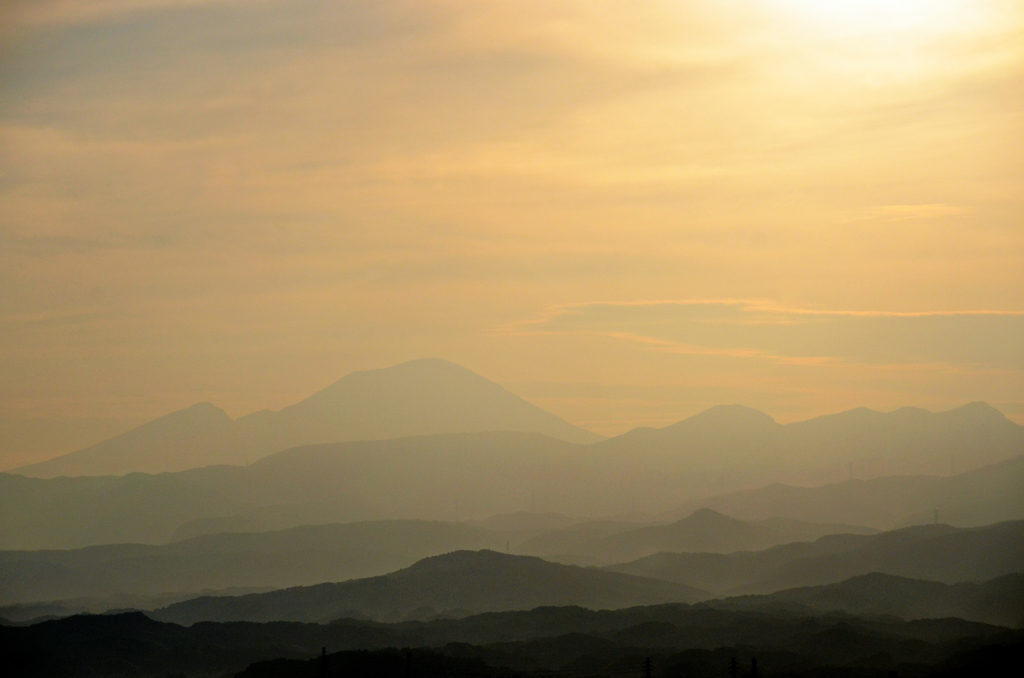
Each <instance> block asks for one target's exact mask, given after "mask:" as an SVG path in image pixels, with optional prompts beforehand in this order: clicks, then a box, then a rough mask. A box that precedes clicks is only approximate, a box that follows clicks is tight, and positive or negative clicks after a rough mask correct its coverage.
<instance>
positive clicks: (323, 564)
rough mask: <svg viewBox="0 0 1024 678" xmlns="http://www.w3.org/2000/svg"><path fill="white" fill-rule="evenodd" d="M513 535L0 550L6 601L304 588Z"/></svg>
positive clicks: (286, 536)
mask: <svg viewBox="0 0 1024 678" xmlns="http://www.w3.org/2000/svg"><path fill="white" fill-rule="evenodd" d="M506 542H507V533H504V532H498V531H495V530H486V529H483V528H479V527H473V526H470V525H465V524H461V523H442V522H431V521H419V520H394V521H371V522H363V523H350V524H344V525H316V526H305V527H296V528H291V529H288V530H281V531H277V532H263V533H250V534H216V535H206V536H202V537H195V538H192V539H187V540H185V541H181V542H175V543H171V544H167V545H163V546H149V545H141V544H116V545H105V546H90V547H86V548H83V549H76V550H70V551H2V552H0V605H10V604H13V603H25V602H32V601H56V600H63V599H71V598H79V597H105V596H112V595H115V594H142V595H156V594H161V593H165V592H168V591H180V592H189V591H193V592H198V591H202V590H204V589H221V588H227V587H231V586H245V587H274V588H283V587H288V586H302V585H310V584H318V583H320V582H325V581H342V580H345V579H354V578H357V577H370V576H374V575H380V574H385V573H387V572H393V571H395V570H397V569H399V568H402V567H407V566H409V565H411V564H412V563H413V562H415V561H417V560H419V559H421V558H424V557H426V556H431V555H438V554H441V553H447V552H450V551H453V550H458V549H480V548H503V547H504V546H505V544H506Z"/></svg>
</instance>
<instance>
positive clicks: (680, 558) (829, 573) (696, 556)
mask: <svg viewBox="0 0 1024 678" xmlns="http://www.w3.org/2000/svg"><path fill="white" fill-rule="evenodd" d="M605 569H608V570H612V571H615V572H623V573H626V574H633V575H636V576H644V577H654V578H657V579H664V580H666V581H675V582H679V583H684V584H688V585H690V586H695V587H697V588H701V589H705V590H708V591H714V592H716V593H718V594H737V593H758V594H762V593H771V592H774V591H779V590H782V589H789V588H794V587H803V586H818V585H823V584H832V583H837V582H841V581H844V580H846V579H849V578H851V577H857V576H861V575H864V574H869V573H872V572H875V573H883V574H889V575H893V576H900V577H906V578H912V579H927V580H932V581H939V582H944V583H947V584H953V583H957V582H963V581H975V582H978V581H985V580H988V579H993V578H996V577H1000V576H1002V575H1005V574H1009V573H1013V572H1022V571H1024V521H1014V522H1006V523H999V524H995V525H989V526H985V527H977V528H968V529H958V528H954V527H950V526H948V525H926V526H919V527H911V528H905V529H902V530H895V531H892V532H885V533H882V534H877V535H852V534H849V535H830V536H827V537H822V538H821V539H818V540H816V541H814V542H796V543H792V544H785V545H782V546H777V547H774V548H770V549H766V550H763V551H750V552H739V553H731V554H716V553H659V554H655V555H653V556H648V557H646V558H641V559H638V560H636V561H633V562H630V563H622V564H619V565H612V566H609V567H607V568H605Z"/></svg>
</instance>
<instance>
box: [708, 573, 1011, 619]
mask: <svg viewBox="0 0 1024 678" xmlns="http://www.w3.org/2000/svg"><path fill="white" fill-rule="evenodd" d="M711 604H712V605H719V604H720V605H725V606H729V607H744V606H747V607H765V606H770V607H789V608H790V609H796V610H805V609H810V610H814V611H816V612H834V611H837V610H841V611H843V612H848V613H850V614H855V615H883V614H884V615H894V616H896V617H900V618H902V619H926V618H927V619H941V618H945V617H957V618H959V619H966V620H968V621H977V622H982V623H986V624H996V625H1000V626H1013V627H1018V628H1020V627H1022V626H1024V573H1015V574H1007V575H1003V576H1002V577H999V578H997V579H993V580H990V581H986V582H982V583H975V582H961V583H958V584H943V583H940V582H936V581H924V580H920V579H908V578H906V577H897V576H894V575H891V574H881V573H878V572H873V573H870V574H863V575H860V576H857V577H853V578H851V579H847V580H846V581H843V582H839V583H837V584H828V585H825V586H809V587H803V588H797V589H787V590H785V591H778V592H776V593H772V594H769V595H764V596H742V597H737V598H728V599H726V600H725V601H722V602H721V603H718V602H716V603H711Z"/></svg>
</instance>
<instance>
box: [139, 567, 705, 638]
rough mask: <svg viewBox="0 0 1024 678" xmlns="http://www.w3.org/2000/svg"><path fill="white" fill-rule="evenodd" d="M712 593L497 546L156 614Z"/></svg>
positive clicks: (390, 615)
mask: <svg viewBox="0 0 1024 678" xmlns="http://www.w3.org/2000/svg"><path fill="white" fill-rule="evenodd" d="M707 597H708V595H707V594H706V593H705V592H703V591H699V590H697V589H695V588H693V587H689V586H685V585H683V584H677V583H674V582H667V581H659V580H656V579H646V578H643V577H635V576H632V575H626V574H620V573H618V572H605V571H602V570H595V569H590V568H582V567H576V566H572V565H560V564H557V563H551V562H548V561H545V560H541V559H540V558H535V557H532V556H515V555H509V554H504V553H498V552H495V551H487V550H484V551H455V552H452V553H448V554H445V555H440V556H433V557H431V558H425V559H423V560H421V561H419V562H417V563H415V564H413V565H412V566H410V567H408V568H405V569H403V570H399V571H397V572H392V573H391V574H387V575H383V576H380V577H370V578H368V579H356V580H352V581H347V582H340V583H336V584H319V585H317V586H307V587H297V588H288V589H282V590H279V591H271V592H268V593H255V594H250V595H247V596H236V597H217V598H195V599H193V600H187V601H184V602H181V603H176V604H174V605H171V606H169V607H166V608H163V609H161V610H156V611H154V612H153V613H152V614H151V616H153V617H154V618H155V619H160V620H162V621H172V622H176V623H182V624H192V623H195V622H198V621H278V620H284V621H320V622H324V621H330V620H333V619H337V618H339V617H343V616H345V615H346V614H348V613H351V612H352V611H357V612H359V613H361V614H364V615H367V616H370V617H374V618H377V619H384V620H387V619H401V618H404V617H407V616H409V615H410V614H415V613H416V612H417V611H418V610H423V609H426V608H429V609H430V610H433V611H435V612H438V613H443V612H452V611H460V612H462V613H468V612H471V611H475V612H497V611H504V610H530V609H533V608H535V607H541V606H552V605H579V606H581V607H588V608H591V609H617V608H624V607H632V606H635V605H650V604H656V603H670V602H674V603H692V602H696V601H698V600H703V599H706V598H707Z"/></svg>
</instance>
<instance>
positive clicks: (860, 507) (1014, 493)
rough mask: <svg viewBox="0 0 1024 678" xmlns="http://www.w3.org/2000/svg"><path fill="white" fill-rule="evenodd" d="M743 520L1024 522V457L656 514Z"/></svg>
mask: <svg viewBox="0 0 1024 678" xmlns="http://www.w3.org/2000/svg"><path fill="white" fill-rule="evenodd" d="M702 507H704V508H712V509H714V510H716V511H721V512H723V513H726V514H728V515H730V516H734V517H737V518H741V519H745V520H763V519H766V518H770V517H785V518H792V519H797V520H809V521H824V522H845V523H852V524H856V525H870V526H872V527H877V528H882V529H891V528H893V527H898V526H901V525H907V524H920V523H930V522H933V521H934V518H935V514H934V512H935V510H936V509H937V510H938V518H939V520H940V521H942V522H946V523H950V524H954V525H984V524H988V523H994V522H999V521H1003V520H1016V519H1020V518H1024V456H1022V457H1016V458H1013V459H1008V460H1006V461H1003V462H1000V463H998V464H992V465H991V466H986V467H984V468H980V469H976V470H974V471H969V472H966V473H961V474H959V475H956V476H952V477H946V478H941V477H934V476H892V477H886V478H875V479H872V480H849V481H846V482H842V483H835V484H832V485H824V486H821V487H794V486H792V485H782V484H773V485H768V486H766V487H762V488H759V489H755V490H744V491H741V492H734V493H731V494H725V495H719V496H717V497H711V498H709V499H703V500H698V501H692V502H688V503H687V504H684V505H683V506H682V507H680V508H679V509H676V510H674V511H670V512H667V513H664V514H662V515H661V516H659V517H660V518H662V519H665V520H670V519H674V518H675V517H677V516H680V515H688V514H689V513H691V512H692V511H694V510H696V509H697V508H702Z"/></svg>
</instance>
